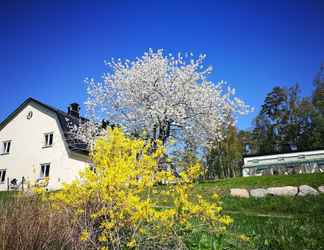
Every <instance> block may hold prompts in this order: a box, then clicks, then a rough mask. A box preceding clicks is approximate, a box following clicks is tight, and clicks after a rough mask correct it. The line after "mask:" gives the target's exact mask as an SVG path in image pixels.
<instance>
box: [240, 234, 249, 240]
mask: <svg viewBox="0 0 324 250" xmlns="http://www.w3.org/2000/svg"><path fill="white" fill-rule="evenodd" d="M239 239H240V240H242V241H249V240H250V238H249V237H248V236H246V235H245V234H241V235H240V236H239Z"/></svg>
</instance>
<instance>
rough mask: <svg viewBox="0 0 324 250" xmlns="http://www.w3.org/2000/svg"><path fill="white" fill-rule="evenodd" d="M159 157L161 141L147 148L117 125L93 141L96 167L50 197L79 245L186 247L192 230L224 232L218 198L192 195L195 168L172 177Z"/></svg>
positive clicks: (226, 221) (226, 222) (225, 220)
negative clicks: (211, 200) (72, 230)
mask: <svg viewBox="0 0 324 250" xmlns="http://www.w3.org/2000/svg"><path fill="white" fill-rule="evenodd" d="M163 155H164V148H163V147H162V146H161V145H158V147H157V149H156V150H154V152H152V150H151V147H150V145H146V143H145V141H143V140H140V139H131V138H129V137H127V136H125V134H124V133H123V132H122V130H121V129H113V130H109V131H108V133H107V136H105V137H103V138H101V139H98V140H97V142H96V145H95V148H94V150H93V152H92V153H91V157H92V161H93V163H94V165H95V171H93V170H91V169H90V168H88V169H86V170H84V171H83V172H81V173H80V178H79V179H78V180H75V181H74V182H73V183H71V184H66V185H65V186H64V188H63V190H62V191H59V192H56V193H55V194H53V197H51V198H52V200H53V201H54V204H55V207H56V209H62V211H65V212H66V213H68V215H69V218H70V219H71V222H70V223H71V225H74V227H75V230H76V231H75V232H76V233H75V234H74V235H77V237H78V240H80V242H82V244H81V245H80V246H79V247H80V248H86V249H92V248H93V249H186V248H187V246H186V243H185V242H186V237H188V235H190V233H191V232H194V231H196V232H197V230H204V231H205V232H208V234H209V235H212V236H214V237H218V236H219V235H222V234H223V233H224V232H225V230H226V227H227V226H228V225H229V224H230V223H231V222H232V220H231V218H229V217H227V216H224V215H221V214H220V212H221V207H219V204H218V199H219V198H218V197H217V196H214V197H213V198H214V199H213V202H212V203H209V202H207V201H205V200H204V199H203V198H202V197H200V196H199V197H192V195H191V193H192V192H191V190H192V188H193V186H192V184H193V182H194V180H195V179H196V178H197V176H198V175H199V173H200V166H199V165H198V164H195V165H192V166H190V167H188V170H187V172H183V173H181V176H180V178H176V177H175V176H174V175H173V174H172V172H171V171H168V170H161V169H160V168H158V160H159V159H160V158H161V157H162V156H163ZM160 183H173V184H167V185H159V184H160ZM161 204H162V205H161ZM166 204H167V205H166Z"/></svg>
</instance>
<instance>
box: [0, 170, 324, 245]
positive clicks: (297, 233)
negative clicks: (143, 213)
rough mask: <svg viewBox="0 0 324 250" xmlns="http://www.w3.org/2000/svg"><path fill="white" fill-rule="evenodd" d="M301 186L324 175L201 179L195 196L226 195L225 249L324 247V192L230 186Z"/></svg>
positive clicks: (203, 240) (206, 241)
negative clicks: (287, 193) (254, 193)
mask: <svg viewBox="0 0 324 250" xmlns="http://www.w3.org/2000/svg"><path fill="white" fill-rule="evenodd" d="M303 184H306V185H310V186H312V187H316V188H317V187H318V186H320V185H324V174H304V175H292V176H258V177H238V178H232V179H227V180H220V181H210V182H203V183H197V184H195V186H194V192H193V193H192V194H191V195H193V196H194V195H196V194H200V195H202V196H203V197H204V198H206V199H209V197H211V195H212V194H214V193H220V194H222V198H221V206H222V207H223V208H224V211H223V212H224V213H225V214H229V215H231V216H232V218H233V219H234V223H233V225H232V226H231V227H230V228H229V230H228V234H226V235H225V236H224V238H223V242H224V243H223V249H236V250H251V249H252V250H254V249H255V250H293V249H300V250H303V249H305V250H306V249H307V250H324V226H323V225H324V194H320V195H318V196H306V197H265V198H259V199H256V198H249V199H244V198H235V197H230V196H229V195H228V191H229V189H230V188H234V187H236V188H248V189H251V188H257V187H264V188H266V187H270V186H272V187H275V186H287V185H290V186H299V185H303ZM160 188H166V187H160ZM13 195H14V193H13V192H10V193H8V192H0V205H1V204H3V203H4V202H5V201H7V200H9V199H10V198H11V197H12V196H13ZM156 198H157V199H158V198H159V197H156ZM165 205H168V204H165ZM240 235H246V236H248V237H249V239H250V240H249V241H242V240H240ZM187 243H188V245H189V246H190V249H196V250H203V249H205V250H209V249H212V248H211V244H212V240H211V239H210V238H209V236H208V234H204V233H202V232H196V233H195V234H192V235H191V236H190V237H189V240H188V242H187Z"/></svg>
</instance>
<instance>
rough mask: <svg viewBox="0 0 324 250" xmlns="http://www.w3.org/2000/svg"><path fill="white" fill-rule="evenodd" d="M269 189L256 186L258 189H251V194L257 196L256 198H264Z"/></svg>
mask: <svg viewBox="0 0 324 250" xmlns="http://www.w3.org/2000/svg"><path fill="white" fill-rule="evenodd" d="M267 193H268V192H267V190H266V189H264V188H256V189H251V190H250V194H251V196H252V197H256V198H262V197H265V196H266V195H267Z"/></svg>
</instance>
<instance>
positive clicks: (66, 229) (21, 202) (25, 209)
mask: <svg viewBox="0 0 324 250" xmlns="http://www.w3.org/2000/svg"><path fill="white" fill-rule="evenodd" d="M0 221H1V224H0V249H3V250H10V249H21V250H24V249H26V250H27V249H28V250H29V249H70V248H71V246H72V245H71V237H70V231H71V230H70V226H69V224H68V223H67V220H66V215H65V214H63V213H59V211H57V212H55V213H54V212H53V210H52V209H51V204H50V203H49V202H47V201H42V200H41V199H40V197H38V196H24V195H16V196H15V197H11V198H10V200H7V201H6V202H5V203H2V204H1V206H0Z"/></svg>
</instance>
